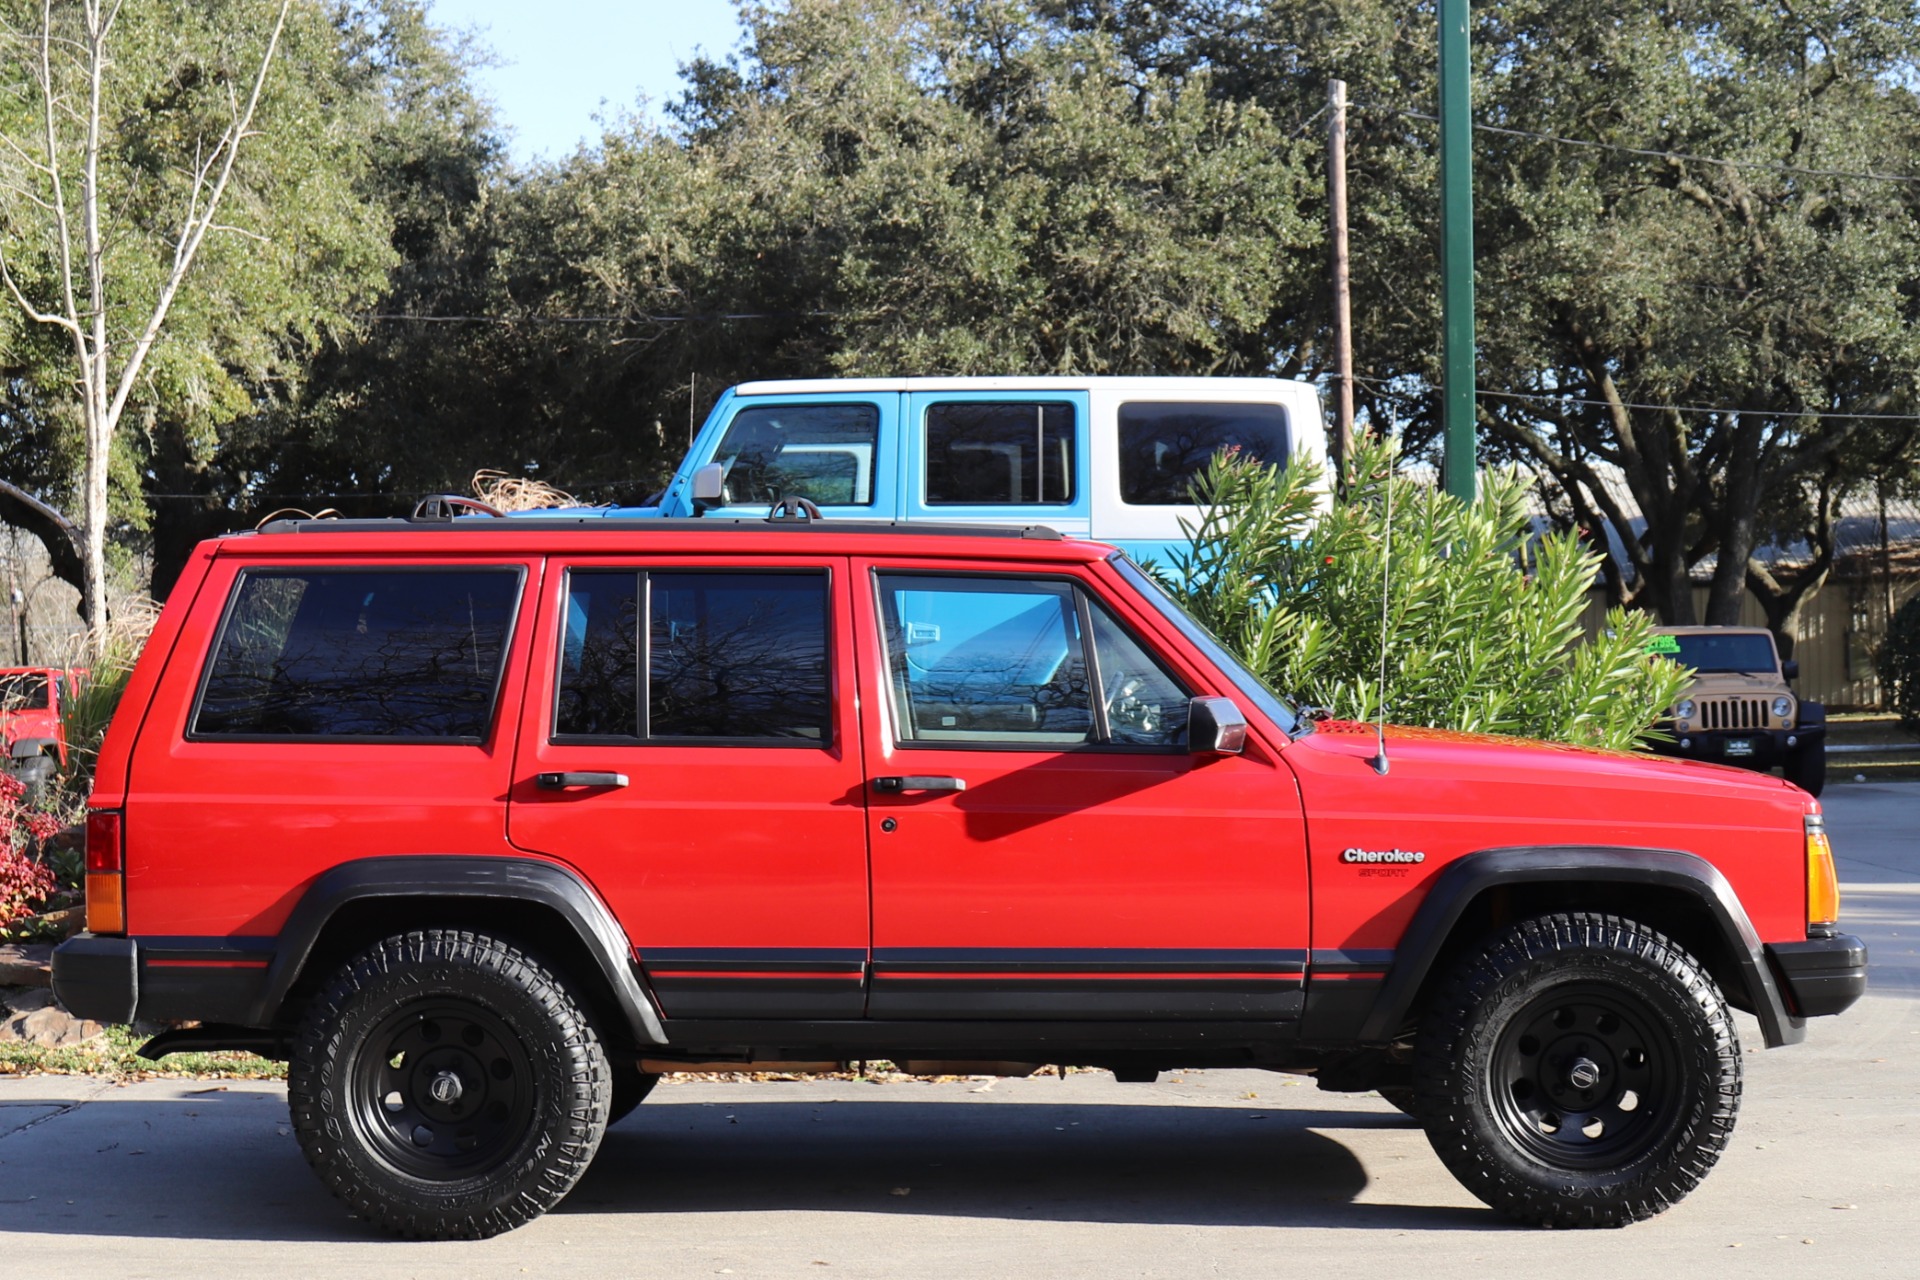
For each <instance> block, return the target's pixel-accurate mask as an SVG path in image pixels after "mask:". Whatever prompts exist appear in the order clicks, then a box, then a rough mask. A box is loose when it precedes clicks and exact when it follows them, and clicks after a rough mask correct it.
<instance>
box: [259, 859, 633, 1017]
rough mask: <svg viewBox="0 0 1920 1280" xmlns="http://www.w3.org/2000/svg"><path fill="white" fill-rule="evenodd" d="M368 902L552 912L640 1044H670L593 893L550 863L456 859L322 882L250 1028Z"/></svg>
mask: <svg viewBox="0 0 1920 1280" xmlns="http://www.w3.org/2000/svg"><path fill="white" fill-rule="evenodd" d="M368 898H493V899H506V900H509V901H517V902H533V903H539V904H540V905H542V906H547V907H551V908H553V909H554V910H556V911H558V912H559V913H560V914H561V916H562V917H563V918H565V919H566V921H567V923H569V924H570V925H572V926H573V929H574V932H575V933H576V934H578V935H579V938H580V940H581V942H583V943H584V944H585V945H586V947H587V950H588V951H589V952H590V953H592V955H593V958H594V960H595V961H596V962H597V963H598V964H599V966H600V971H601V974H602V975H603V976H604V977H605V978H606V979H607V983H608V985H609V986H610V987H611V988H612V990H613V995H614V999H615V1001H616V1002H617V1003H618V1005H619V1008H620V1012H621V1014H622V1015H623V1016H624V1018H625V1020H626V1023H627V1029H628V1030H629V1031H630V1032H631V1033H632V1034H633V1036H634V1038H635V1039H636V1041H638V1042H639V1043H641V1044H665V1043H667V1037H666V1032H665V1031H663V1030H662V1029H661V1025H660V1018H659V1016H658V1015H657V1014H656V1013H655V1012H654V1010H653V1003H652V1001H651V1000H649V999H648V997H647V992H646V989H645V987H644V986H643V985H642V984H641V981H640V977H639V975H638V974H637V973H636V972H635V966H634V964H633V960H632V956H633V951H632V948H631V946H630V945H629V943H628V941H627V935H626V932H625V930H623V929H622V928H621V927H620V924H619V922H618V921H617V920H615V919H614V916H613V912H611V911H610V910H608V909H607V905H606V903H604V902H602V901H601V900H600V898H599V896H598V895H596V894H595V893H594V892H593V890H591V889H589V888H588V887H587V886H586V885H585V884H583V883H581V881H580V880H579V879H578V878H577V877H576V876H574V875H573V873H572V872H570V871H568V870H566V869H565V868H564V867H560V866H557V865H555V864H553V863H551V862H538V861H535V860H533V859H530V858H498V857H470V856H465V855H456V854H442V855H437V856H436V855H428V856H418V855H406V856H400V857H393V858H361V859H358V860H356V861H353V862H343V863H341V864H340V865H339V866H336V867H334V868H332V869H331V870H329V871H326V872H324V873H323V874H321V875H320V876H318V877H316V878H315V880H314V882H313V884H312V885H311V886H310V887H309V888H308V889H307V891H306V893H305V894H304V895H303V896H302V897H301V899H300V901H299V903H298V905H296V906H295V907H294V909H293V912H292V914H291V915H290V916H288V918H287V923H286V926H285V927H284V928H282V929H281V931H280V948H279V951H278V952H277V953H276V954H275V956H274V961H273V966H272V968H270V969H269V970H268V971H267V982H266V987H265V990H264V992H263V993H262V995H261V997H260V1000H259V1002H258V1003H257V1004H256V1005H255V1006H254V1007H253V1009H252V1011H251V1012H250V1014H249V1015H248V1016H247V1018H245V1019H244V1021H245V1022H247V1023H248V1024H249V1025H252V1026H260V1027H264V1026H270V1025H272V1023H273V1021H274V1018H275V1016H276V1015H277V1014H278V1012H279V1010H280V1005H281V1003H282V1002H283V1001H285V999H286V998H287V993H288V992H289V991H290V990H292V988H293V984H294V981H295V980H296V979H297V978H299V976H300V971H301V969H302V968H303V967H304V966H305V964H306V961H307V956H308V955H309V954H311V952H312V951H313V947H314V944H315V943H316V942H318V941H319V939H320V935H321V933H322V932H323V931H324V930H325V929H326V926H327V922H328V921H329V920H331V919H332V918H333V916H334V914H335V913H336V912H337V911H339V910H340V909H341V908H342V907H344V906H346V905H347V904H348V903H350V902H358V901H362V900H365V899H368ZM420 923H422V924H423V925H424V924H427V923H430V922H429V921H426V920H422V921H421V922H420Z"/></svg>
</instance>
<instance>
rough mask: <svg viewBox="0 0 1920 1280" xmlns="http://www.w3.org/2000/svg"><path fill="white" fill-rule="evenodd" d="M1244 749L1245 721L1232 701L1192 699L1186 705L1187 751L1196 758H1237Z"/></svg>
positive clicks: (1224, 699) (1227, 699)
mask: <svg viewBox="0 0 1920 1280" xmlns="http://www.w3.org/2000/svg"><path fill="white" fill-rule="evenodd" d="M1246 749H1247V718H1246V717H1245V716H1243V715H1241V714H1240V708H1239V707H1236V706H1235V705H1234V704H1233V699H1232V698H1195V699H1194V700H1193V701H1192V702H1189V703H1188V704H1187V750H1189V751H1191V752H1192V753H1193V754H1194V755H1197V756H1237V755H1239V754H1240V753H1241V752H1242V751H1244V750H1246Z"/></svg>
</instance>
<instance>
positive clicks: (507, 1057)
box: [287, 929, 612, 1240]
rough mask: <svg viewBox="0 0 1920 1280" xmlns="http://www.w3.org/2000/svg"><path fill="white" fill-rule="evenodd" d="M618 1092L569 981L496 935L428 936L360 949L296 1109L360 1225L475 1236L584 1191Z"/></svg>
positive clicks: (319, 1006)
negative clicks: (581, 1184) (582, 1183)
mask: <svg viewBox="0 0 1920 1280" xmlns="http://www.w3.org/2000/svg"><path fill="white" fill-rule="evenodd" d="M611 1085H612V1073H611V1072H610V1071H609V1069H608V1065H607V1059H606V1054H605V1053H604V1052H603V1050H602V1049H601V1046H600V1041H599V1038H598V1037H597V1036H596V1035H595V1034H594V1030H593V1024H592V1023H591V1022H590V1021H589V1020H588V1018H587V1016H586V1014H585V1013H584V1012H583V1011H582V1010H581V1009H580V1007H579V1005H578V1004H577V1003H575V1001H574V999H573V998H572V996H571V994H570V993H569V992H568V990H567V988H566V986H565V984H563V983H562V982H561V981H560V980H559V979H558V978H556V977H555V976H554V975H553V974H552V973H550V972H548V971H547V970H546V969H545V968H543V967H542V966H541V965H540V964H539V963H537V962H536V961H534V960H533V959H531V958H530V957H528V956H527V955H525V954H524V953H522V952H521V951H519V950H518V949H516V948H514V947H513V946H511V945H509V944H508V943H505V942H503V941H501V940H499V939H497V938H491V937H488V936H486V935H484V934H476V933H465V932H454V931H451V930H438V929H429V930H424V931H419V932H414V933H407V934H402V935H399V936H396V937H391V938H387V939H386V940H384V941H382V942H379V943H377V944H375V945H374V946H373V947H371V948H369V949H368V950H366V951H365V952H362V953H361V954H360V955H359V956H356V957H355V958H354V959H353V960H352V961H350V962H348V964H347V965H346V966H345V967H344V968H342V969H341V970H340V972H339V973H338V974H336V975H335V977H334V978H333V980H332V982H331V983H330V984H329V985H328V987H327V989H326V990H325V991H324V992H323V993H322V994H321V995H319V996H318V997H317V998H316V999H315V1000H314V1001H313V1003H312V1005H311V1006H310V1008H309V1010H308V1014H307V1017H306V1019H305V1021H304V1023H303V1024H302V1026H301V1028H300V1030H299V1033H298V1035H297V1037H296V1039H295V1041H294V1047H293V1053H292V1057H291V1061H290V1063H289V1065H288V1073H287V1104H288V1109H289V1111H290V1113H291V1115H292V1117H293V1128H294V1132H295V1133H296V1134H298V1135H299V1139H300V1146H301V1149H302V1151H304V1152H305V1154H306V1157H307V1162H308V1163H309V1164H311V1165H312V1166H313V1169H314V1171H315V1172H316V1173H318V1174H319V1175H320V1179H321V1181H322V1182H324V1183H326V1185H327V1187H328V1189H330V1190H331V1191H332V1192H333V1193H334V1194H335V1195H337V1196H339V1197H340V1198H341V1199H342V1200H344V1201H345V1202H346V1203H347V1204H348V1205H349V1206H351V1207H352V1208H353V1209H354V1210H355V1211H357V1212H358V1213H360V1214H361V1215H362V1216H364V1217H366V1218H368V1219H370V1220H371V1221H373V1222H375V1223H377V1224H379V1225H380V1226H381V1227H384V1228H385V1229H387V1230H389V1231H392V1232H395V1233H397V1234H400V1235H405V1236H412V1237H417V1238H421V1239H429V1240H447V1239H477V1238H480V1237H484V1236H492V1235H497V1234H499V1233H500V1232H502V1231H508V1230H511V1229H512V1228H514V1227H517V1226H520V1225H521V1224H522V1223H525V1222H527V1221H529V1220H531V1219H533V1218H536V1217H538V1216H539V1215H540V1214H542V1213H544V1212H546V1210H548V1209H550V1208H552V1207H553V1206H554V1205H555V1204H557V1203H559V1201H560V1199H561V1198H562V1197H563V1196H565V1195H566V1194H567V1192H568V1191H570V1190H571V1189H572V1188H573V1185H574V1183H576V1182H577V1181H579V1179H580V1175H581V1174H582V1173H584V1172H586V1168H587V1164H588V1163H589V1162H590V1161H591V1160H592V1159H593V1154H594V1152H595V1150H596V1149H598V1147H599V1145H600V1139H601V1136H602V1134H603V1133H604V1132H605V1129H606V1124H607V1111H608V1106H609V1103H610V1100H611Z"/></svg>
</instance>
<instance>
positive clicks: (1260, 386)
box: [733, 377, 1320, 400]
mask: <svg viewBox="0 0 1920 1280" xmlns="http://www.w3.org/2000/svg"><path fill="white" fill-rule="evenodd" d="M1283 387H1284V388H1287V389H1289V390H1304V391H1306V392H1308V393H1309V394H1311V395H1315V396H1318V395H1319V394H1320V389H1319V388H1318V387H1316V386H1315V385H1314V384H1313V383H1311V382H1301V381H1298V380H1296V379H1291V378H1203V377H1182V378H1166V377H1161V378H1149V377H1139V378H1135V377H1104V378H1055V377H990V378H979V377H952V378H800V379H793V380H790V381H784V382H743V383H741V384H739V385H738V386H736V387H735V388H734V389H733V393H734V394H735V395H736V396H771V395H831V394H834V393H836V392H844V393H849V394H851V393H859V392H869V393H870V392H875V391H898V392H905V391H1092V390H1094V389H1096V388H1099V389H1105V390H1113V391H1119V392H1121V393H1126V392H1133V393H1135V394H1138V395H1153V396H1187V397H1192V396H1196V395H1198V396H1201V397H1203V398H1205V399H1208V400H1223V399H1229V398H1232V397H1249V396H1259V397H1263V398H1264V397H1271V396H1272V395H1273V393H1274V391H1275V390H1276V389H1279V388H1283Z"/></svg>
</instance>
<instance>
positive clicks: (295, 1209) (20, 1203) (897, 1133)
mask: <svg viewBox="0 0 1920 1280" xmlns="http://www.w3.org/2000/svg"><path fill="white" fill-rule="evenodd" d="M762 1087H765V1086H762ZM285 1106H286V1104H285V1099H284V1095H282V1094H280V1093H279V1092H278V1091H277V1090H274V1091H257V1092H241V1091H238V1090H236V1091H234V1092H232V1093H211V1092H210V1093H209V1094H208V1095H207V1096H201V1097H188V1098H170V1099H138V1098H134V1099H126V1100H115V1099H113V1098H112V1096H111V1095H108V1096H107V1097H104V1098H100V1099H98V1100H95V1101H90V1102H87V1103H86V1104H85V1105H82V1106H76V1107H73V1108H70V1109H69V1110H67V1111H66V1112H64V1113H62V1114H59V1115H57V1116H53V1117H51V1118H49V1119H48V1120H46V1121H45V1122H43V1123H41V1122H36V1123H35V1124H33V1125H31V1126H30V1127H26V1128H24V1129H21V1130H18V1131H15V1132H11V1133H9V1134H8V1135H7V1137H6V1140H5V1141H4V1142H0V1185H4V1186H5V1187H7V1188H9V1189H8V1190H5V1191H0V1236H13V1235H14V1234H15V1233H20V1234H22V1235H25V1234H28V1233H32V1234H38V1235H42V1236H89V1237H102V1236H106V1237H128V1238H139V1239H152V1240H192V1239H200V1240H235V1241H259V1242H302V1241H305V1242H321V1241H355V1240H361V1241H365V1240H378V1239H384V1237H383V1236H382V1235H381V1233H379V1232H378V1231H376V1230H375V1229H374V1228H372V1227H370V1226H369V1225H368V1224H366V1223H365V1222H362V1221H360V1220H358V1219H357V1218H355V1217H354V1216H353V1215H352V1214H350V1213H349V1212H348V1211H347V1210H346V1208H345V1207H344V1206H343V1205H342V1204H340V1202H338V1201H337V1200H335V1199H334V1198H333V1197H332V1196H331V1195H330V1194H328V1192H327V1191H326V1190H325V1189H324V1188H323V1187H322V1186H321V1185H320V1183H319V1181H318V1180H317V1179H315V1178H314V1176H313V1174H312V1172H311V1171H310V1170H308V1168H307V1166H306V1162H305V1161H304V1160H303V1159H302V1158H301V1155H300V1149H299V1146H298V1144H297V1143H296V1142H295V1140H294V1138H293V1137H292V1135H291V1134H289V1133H288V1132H287V1131H286V1130H287V1119H286V1110H285ZM1341 1130H1344V1131H1349V1132H1351V1131H1359V1130H1404V1131H1406V1136H1407V1138H1408V1139H1411V1140H1413V1141H1415V1142H1418V1143H1419V1150H1420V1151H1421V1153H1422V1156H1423V1157H1425V1150H1426V1144H1425V1142H1424V1140H1421V1139H1420V1138H1419V1137H1418V1135H1417V1133H1415V1132H1414V1131H1413V1129H1412V1125H1411V1122H1410V1121H1407V1120H1405V1119H1403V1118H1401V1117H1399V1116H1397V1115H1390V1114H1384V1113H1380V1114H1375V1113H1368V1112H1346V1111H1311V1110H1288V1109H1284V1108H1265V1107H1260V1106H1258V1105H1250V1106H1248V1107H1220V1106H1207V1105H1192V1104H1187V1105H1181V1104H1179V1103H1167V1104H1156V1103H1147V1104H1140V1105H1090V1104H1074V1103H1066V1102H1063V1103H1058V1104H1054V1103H1035V1102H1029V1101H1024V1100H1023V1101H1020V1102H1018V1103H1012V1104H1007V1103H1000V1102H995V1103H984V1102H971V1101H970V1102H959V1101H871V1102H868V1101H833V1100H830V1099H817V1100H816V1099H798V1100H770V1101H761V1102H756V1101H750V1100H746V1099H742V1100H740V1101H739V1102H737V1103H736V1102H731V1101H727V1102H715V1103H710V1102H706V1101H684V1102H683V1101H676V1100H672V1099H670V1098H658V1099H654V1100H650V1101H649V1102H648V1103H647V1104H646V1105H644V1106H642V1107H641V1108H640V1109H639V1110H638V1111H637V1112H635V1113H634V1114H633V1115H632V1116H630V1117H628V1118H627V1119H626V1120H624V1121H622V1122H621V1123H620V1124H619V1125H617V1126H615V1127H614V1128H612V1129H611V1130H609V1132H608V1134H607V1138H606V1141H605V1143H604V1144H603V1145H602V1147H601V1149H600V1154H599V1156H598V1158H597V1159H596V1160H595V1161H594V1164H593V1167H592V1168H591V1169H590V1170H588V1172H587V1176H586V1177H585V1178H584V1179H583V1180H582V1181H581V1183H580V1185H579V1186H578V1187H576V1188H575V1189H574V1192H573V1194H572V1195H570V1196H569V1197H568V1198H567V1199H566V1200H565V1201H564V1202H563V1203H562V1204H561V1205H560V1206H559V1207H558V1208H557V1209H556V1210H555V1211H554V1212H555V1213H556V1214H560V1215H589V1214H624V1215H632V1216H635V1217H639V1216H651V1215H659V1214H687V1213H757V1212H765V1211H768V1210H782V1211H793V1210H802V1211H816V1212H838V1213H896V1214H901V1215H921V1216H924V1215H941V1216H955V1217H968V1218H1003V1219H1029V1220H1038V1221H1059V1222H1112V1223H1146V1224H1184V1225H1193V1226H1216V1225H1241V1226H1292V1225H1312V1226H1324V1227H1334V1228H1341V1227H1344V1228H1355V1229H1370V1228H1395V1229H1408V1228H1425V1229H1428V1230H1435V1229H1439V1230H1488V1229H1502V1228H1505V1227H1507V1226H1509V1225H1511V1224H1509V1223H1508V1222H1507V1220H1506V1219H1504V1218H1502V1217H1501V1216H1499V1215H1497V1214H1494V1213H1492V1212H1490V1211H1487V1210H1484V1209H1480V1208H1466V1207H1460V1206H1457V1205H1394V1204H1378V1203H1355V1198H1356V1197H1357V1196H1359V1195H1360V1193H1361V1192H1362V1191H1363V1190H1365V1188H1366V1187H1367V1185H1368V1175H1367V1171H1366V1168H1365V1167H1364V1166H1363V1165H1362V1163H1361V1160H1360V1158H1359V1157H1358V1156H1357V1155H1356V1154H1355V1153H1354V1151H1353V1150H1351V1149H1350V1148H1349V1146H1348V1145H1347V1144H1345V1143H1343V1142H1341V1141H1340V1140H1339V1139H1338V1138H1337V1137H1334V1136H1329V1134H1328V1133H1327V1132H1323V1131H1341ZM1363 1141H1366V1142H1369V1143H1371V1142H1374V1141H1377V1139H1363Z"/></svg>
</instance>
